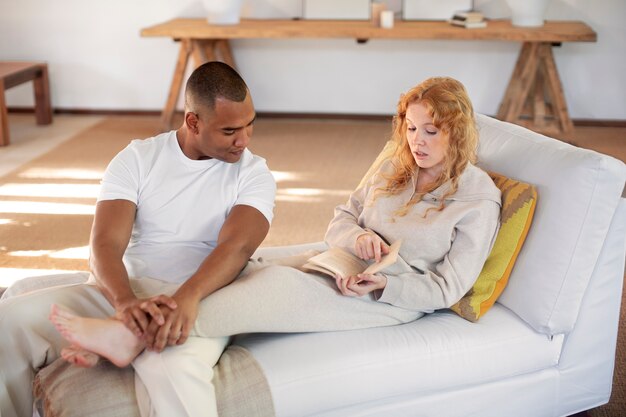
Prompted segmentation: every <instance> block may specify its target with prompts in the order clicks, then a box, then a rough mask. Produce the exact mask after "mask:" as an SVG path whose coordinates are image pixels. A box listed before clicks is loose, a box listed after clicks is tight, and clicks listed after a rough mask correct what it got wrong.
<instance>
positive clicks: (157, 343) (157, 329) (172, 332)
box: [144, 295, 200, 352]
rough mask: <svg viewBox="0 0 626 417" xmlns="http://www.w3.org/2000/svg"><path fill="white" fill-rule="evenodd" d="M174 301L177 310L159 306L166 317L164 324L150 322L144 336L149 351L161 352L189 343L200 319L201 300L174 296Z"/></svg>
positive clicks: (154, 321)
mask: <svg viewBox="0 0 626 417" xmlns="http://www.w3.org/2000/svg"><path fill="white" fill-rule="evenodd" d="M173 300H175V302H176V305H177V306H178V307H176V308H175V309H171V308H169V306H168V305H160V306H159V310H160V312H161V314H162V315H163V317H164V320H163V322H162V323H159V322H157V321H156V320H152V321H151V322H150V324H149V326H148V329H147V331H146V332H145V336H144V342H145V343H146V348H147V349H149V350H153V351H156V352H161V351H162V350H163V349H165V347H166V346H173V345H182V344H183V343H185V342H186V341H187V338H188V337H189V333H191V330H192V329H193V325H194V323H195V322H196V318H197V317H198V305H199V302H200V300H198V299H196V298H189V297H184V296H181V295H174V297H173Z"/></svg>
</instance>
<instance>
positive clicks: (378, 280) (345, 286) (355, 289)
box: [335, 274, 387, 297]
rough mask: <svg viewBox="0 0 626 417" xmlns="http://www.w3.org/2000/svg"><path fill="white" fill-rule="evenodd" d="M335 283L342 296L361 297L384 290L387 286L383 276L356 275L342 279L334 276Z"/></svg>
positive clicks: (385, 278)
mask: <svg viewBox="0 0 626 417" xmlns="http://www.w3.org/2000/svg"><path fill="white" fill-rule="evenodd" d="M335 282H336V284H337V288H338V289H339V291H340V292H341V293H342V294H343V295H345V296H348V297H361V296H363V295H365V294H369V293H370V292H372V291H375V290H382V289H384V288H385V287H386V286H387V277H386V276H384V275H370V274H358V275H355V276H352V277H347V278H344V277H341V276H339V275H335Z"/></svg>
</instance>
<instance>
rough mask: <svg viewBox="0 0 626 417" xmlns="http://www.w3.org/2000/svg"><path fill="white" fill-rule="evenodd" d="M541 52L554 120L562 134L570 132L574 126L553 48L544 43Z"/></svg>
mask: <svg viewBox="0 0 626 417" xmlns="http://www.w3.org/2000/svg"><path fill="white" fill-rule="evenodd" d="M540 52H541V62H542V63H543V68H544V73H545V76H546V89H547V92H548V93H549V95H550V98H551V99H552V109H553V111H554V118H555V119H556V122H557V124H558V126H557V128H558V130H560V131H561V132H570V131H571V130H572V129H574V124H573V123H572V119H570V117H569V113H568V111H567V103H566V102H565V95H564V94H563V84H561V79H560V78H559V73H558V71H557V69H556V62H555V61H554V55H553V54H552V46H551V45H550V44H548V43H544V44H542V46H541V51H540Z"/></svg>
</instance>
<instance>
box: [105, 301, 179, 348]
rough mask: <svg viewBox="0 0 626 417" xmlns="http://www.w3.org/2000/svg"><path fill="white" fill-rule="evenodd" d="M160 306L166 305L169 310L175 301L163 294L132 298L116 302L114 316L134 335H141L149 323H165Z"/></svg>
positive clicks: (175, 305)
mask: <svg viewBox="0 0 626 417" xmlns="http://www.w3.org/2000/svg"><path fill="white" fill-rule="evenodd" d="M161 306H166V307H168V308H169V309H170V310H175V309H176V308H177V304H176V301H175V300H174V299H173V298H171V297H169V296H167V295H163V294H161V295H157V296H154V297H150V298H132V299H129V300H126V301H123V302H120V303H118V305H117V306H116V309H115V310H116V311H115V318H116V319H118V320H120V321H121V322H123V323H124V324H125V325H126V327H128V328H129V329H130V330H131V331H132V332H133V333H134V334H135V336H137V337H143V336H144V335H145V332H146V330H148V327H149V325H150V323H155V324H156V325H158V326H161V325H163V324H164V323H165V316H164V315H163V313H162V311H161V308H160V307H161Z"/></svg>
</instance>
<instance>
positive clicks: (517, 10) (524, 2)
mask: <svg viewBox="0 0 626 417" xmlns="http://www.w3.org/2000/svg"><path fill="white" fill-rule="evenodd" d="M506 2H507V4H508V5H509V7H510V8H511V24H512V25H513V26H524V27H537V26H543V22H544V17H545V14H546V9H547V8H548V3H549V2H550V0H506Z"/></svg>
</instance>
